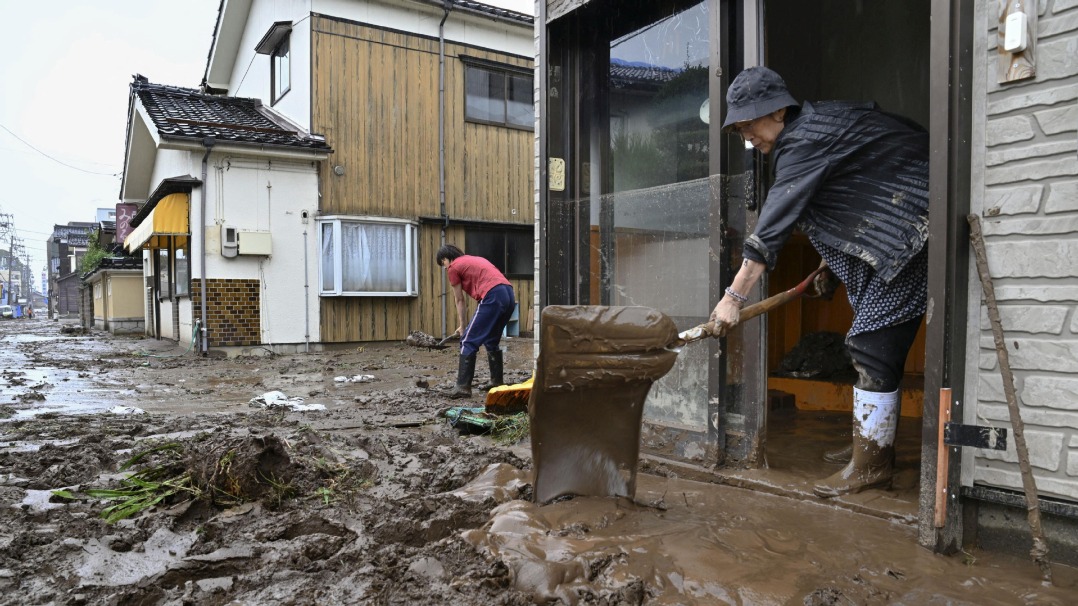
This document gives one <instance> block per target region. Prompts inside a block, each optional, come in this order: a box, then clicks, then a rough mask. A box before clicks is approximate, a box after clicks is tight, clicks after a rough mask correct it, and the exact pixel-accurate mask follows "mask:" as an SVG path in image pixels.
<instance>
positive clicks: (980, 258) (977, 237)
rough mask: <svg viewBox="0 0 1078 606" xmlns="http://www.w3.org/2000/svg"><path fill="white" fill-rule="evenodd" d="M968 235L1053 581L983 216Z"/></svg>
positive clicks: (1036, 529) (1040, 559) (1037, 556)
mask: <svg viewBox="0 0 1078 606" xmlns="http://www.w3.org/2000/svg"><path fill="white" fill-rule="evenodd" d="M967 220H968V221H969V227H970V232H969V239H970V243H971V244H972V245H973V252H974V255H975V256H976V258H977V274H978V275H979V276H980V278H981V289H982V290H984V302H985V305H986V306H987V307H988V320H989V322H991V324H992V337H993V339H994V340H995V344H996V357H997V358H998V359H999V370H1000V373H1001V374H1002V375H1003V392H1004V393H1005V394H1006V396H1007V410H1008V411H1009V412H1010V417H1011V428H1012V429H1013V431H1014V450H1015V452H1016V453H1017V455H1018V466H1019V468H1020V469H1021V470H1022V487H1023V489H1024V490H1025V493H1026V511H1027V513H1028V517H1029V530H1030V533H1031V534H1032V535H1033V548H1032V549H1030V551H1029V555H1030V557H1032V558H1033V561H1034V562H1036V564H1037V566H1038V567H1040V569H1041V576H1042V577H1043V578H1044V580H1045V582H1047V583H1051V582H1052V567H1051V564H1050V563H1049V561H1048V543H1047V542H1045V540H1044V531H1043V530H1042V529H1041V510H1040V505H1039V501H1038V499H1037V484H1036V482H1035V481H1034V480H1033V470H1032V469H1031V468H1030V465H1029V450H1028V449H1027V448H1026V436H1025V433H1024V431H1023V429H1024V425H1023V424H1022V417H1021V415H1020V414H1019V411H1018V396H1017V395H1016V394H1015V391H1014V373H1012V372H1011V363H1010V357H1009V356H1008V354H1007V343H1006V342H1005V341H1004V340H1003V325H1002V324H1001V323H1000V321H999V309H998V308H997V307H996V289H995V287H994V286H993V285H992V276H991V275H990V274H989V273H988V254H987V253H986V252H985V248H984V236H983V235H982V234H981V218H980V217H978V216H977V215H969V216H968V217H967Z"/></svg>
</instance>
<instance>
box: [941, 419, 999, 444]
mask: <svg viewBox="0 0 1078 606" xmlns="http://www.w3.org/2000/svg"><path fill="white" fill-rule="evenodd" d="M943 443H944V444H946V445H947V446H960V447H970V448H987V449H989V450H1007V429H1006V428H1004V427H985V426H983V425H963V424H961V423H946V424H945V425H944V426H943Z"/></svg>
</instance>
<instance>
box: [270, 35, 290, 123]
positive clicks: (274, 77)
mask: <svg viewBox="0 0 1078 606" xmlns="http://www.w3.org/2000/svg"><path fill="white" fill-rule="evenodd" d="M291 40H292V32H288V33H287V34H285V36H284V38H283V39H282V40H281V41H280V42H278V43H277V46H275V47H274V48H273V52H271V53H270V105H271V106H272V105H276V104H277V102H278V101H280V100H281V99H282V98H284V96H285V95H287V94H288V92H289V91H291V90H292V42H291ZM281 49H284V52H283V53H282V50H281ZM282 57H283V58H284V59H285V61H286V62H287V63H288V71H287V74H286V76H287V78H288V81H287V82H286V83H285V86H284V88H283V89H281V87H280V86H278V84H279V81H280V78H281V74H280V66H279V59H280V58H282ZM279 89H281V90H279Z"/></svg>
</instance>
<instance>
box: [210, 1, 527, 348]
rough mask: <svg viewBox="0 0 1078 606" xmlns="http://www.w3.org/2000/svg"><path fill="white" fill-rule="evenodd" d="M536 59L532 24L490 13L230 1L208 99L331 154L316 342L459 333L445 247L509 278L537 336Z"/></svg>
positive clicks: (425, 6)
mask: <svg viewBox="0 0 1078 606" xmlns="http://www.w3.org/2000/svg"><path fill="white" fill-rule="evenodd" d="M533 56H534V46H533V37H532V18H531V16H530V15H526V14H523V13H518V12H514V11H511V10H506V9H504V8H499V7H497V6H493V5H490V4H484V3H479V2H472V1H465V0H450V1H448V2H440V1H439V2H435V1H418V2H417V1H414V0H370V1H362V2H359V1H357V2H339V1H325V0H314V1H303V2H300V1H296V2H269V1H264V0H240V1H235V0H230V1H229V2H223V3H222V6H221V11H220V14H219V16H218V22H217V28H216V31H215V34H214V39H213V43H212V46H211V49H210V53H209V57H208V61H207V67H206V73H205V78H204V82H203V85H202V89H203V90H204V91H206V92H208V93H212V94H220V95H227V96H236V97H242V98H258V99H261V100H262V101H263V103H264V105H265V106H266V107H269V108H272V110H273V111H274V112H277V113H279V114H280V115H282V116H285V117H287V119H289V120H290V121H292V122H294V123H295V124H296V125H297V126H298V127H299V128H300V129H302V130H304V131H306V132H313V133H319V134H320V135H322V136H324V137H325V141H326V143H327V145H328V146H330V147H332V149H333V153H332V155H331V156H330V157H329V158H328V159H327V160H326V161H323V162H321V163H320V164H319V165H318V168H317V184H316V185H315V186H313V187H312V192H315V193H316V194H317V196H318V203H317V205H313V206H311V211H312V212H311V215H310V224H309V230H310V232H309V236H310V242H311V243H312V245H313V246H315V247H316V249H315V250H316V251H317V254H315V255H313V256H312V258H311V259H310V263H309V264H305V271H307V272H309V280H310V287H311V292H312V293H314V295H315V296H316V297H317V304H316V305H314V306H312V318H313V322H312V325H317V327H316V330H317V332H318V339H317V340H318V341H320V342H323V343H340V342H353V341H371V340H397V339H404V338H405V337H406V336H407V334H408V333H409V332H410V331H412V330H422V331H424V332H428V333H431V334H436V335H442V334H446V332H447V327H449V330H452V326H453V323H454V322H456V319H455V311H454V310H453V308H452V306H451V305H449V297H448V296H447V294H448V292H449V291H448V289H449V285H448V284H447V283H446V281H445V277H444V272H443V271H442V270H441V269H440V268H438V267H437V266H436V265H435V263H434V254H435V252H436V251H437V249H438V248H439V246H441V245H442V244H443V243H447V242H449V243H455V244H457V245H458V246H460V247H462V248H463V249H464V250H465V251H467V252H469V253H470V254H477V255H481V256H484V257H486V258H488V259H490V260H491V261H492V262H493V263H494V264H495V265H496V266H497V267H499V269H501V270H502V271H503V272H505V273H506V275H507V276H508V277H509V279H510V281H511V282H512V283H513V285H514V288H515V289H516V291H517V298H518V300H519V301H520V310H519V318H520V319H521V324H522V325H526V319H527V318H528V317H529V316H530V314H531V302H532V296H531V293H532V291H533V276H534V269H533V268H534V256H535V255H534V237H535V236H534V204H533V192H534V181H533V159H534V119H535V118H534V109H533V108H534V105H533V77H532V65H533ZM210 186H211V187H212V184H210ZM473 305H474V303H473Z"/></svg>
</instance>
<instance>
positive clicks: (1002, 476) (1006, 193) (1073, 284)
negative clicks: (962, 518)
mask: <svg viewBox="0 0 1078 606" xmlns="http://www.w3.org/2000/svg"><path fill="white" fill-rule="evenodd" d="M997 4H998V3H997V2H979V3H977V6H978V11H979V15H978V21H977V23H978V24H979V28H978V29H979V32H980V33H979V35H978V40H977V41H976V47H975V54H974V56H975V57H978V58H979V59H978V60H977V63H976V64H975V70H974V74H975V76H974V90H975V95H976V96H975V103H974V116H973V117H974V122H973V124H974V133H973V134H974V136H973V141H972V151H973V156H972V160H973V174H974V179H973V181H974V182H973V190H972V194H973V195H972V200H973V209H972V210H973V212H975V213H978V214H980V215H981V217H982V223H983V226H984V233H985V240H986V247H987V250H988V263H989V271H990V273H991V275H992V278H993V282H994V285H995V290H996V297H997V299H998V305H999V308H1000V309H999V311H1000V318H1001V323H1002V324H1003V330H1004V332H1005V335H1006V342H1007V346H1008V354H1009V356H1010V364H1011V368H1012V369H1013V370H1014V374H1015V388H1016V390H1017V393H1018V399H1019V404H1020V406H1021V415H1022V419H1023V421H1024V422H1025V426H1026V432H1025V434H1026V442H1027V445H1028V447H1029V455H1030V463H1031V465H1032V466H1033V470H1034V474H1035V477H1036V481H1037V489H1038V492H1039V493H1040V494H1041V495H1042V496H1054V497H1062V498H1065V499H1068V500H1078V60H1076V59H1075V57H1078V0H1040V1H1039V2H1037V3H1036V5H1037V6H1038V10H1039V15H1040V16H1039V23H1038V28H1037V30H1038V31H1037V35H1038V39H1037V43H1036V44H1037V46H1036V48H1035V51H1036V57H1037V65H1036V69H1037V76H1036V78H1033V79H1031V80H1027V81H1023V82H1016V83H1010V84H1003V85H1001V84H999V83H998V82H997V77H996V75H997V66H996V61H998V54H997V49H996V25H997V23H998V13H997V10H998V6H997ZM970 301H971V307H970V330H971V334H970V341H969V342H970V344H971V346H972V347H971V348H970V349H969V353H968V357H969V359H968V360H967V368H968V369H969V370H970V372H968V373H967V375H968V376H969V380H968V383H967V386H966V393H967V394H969V395H968V396H967V399H971V400H973V399H975V400H976V405H975V406H973V407H969V410H968V411H967V418H966V422H967V423H977V424H982V425H984V424H989V425H994V426H999V427H1009V426H1010V417H1009V415H1008V410H1007V405H1006V397H1005V395H1004V392H1003V380H1002V378H1001V376H1000V370H999V364H998V363H997V361H996V351H995V345H994V342H993V340H992V333H991V326H990V325H989V323H988V318H987V311H986V308H985V307H984V303H983V296H982V293H981V286H980V283H979V282H977V279H976V276H975V275H974V277H973V283H972V284H971V285H970ZM1008 446H1009V448H1008V450H1007V451H1006V452H998V451H983V450H978V451H974V452H975V453H976V455H975V459H974V465H973V475H972V478H968V479H972V481H973V482H976V483H984V484H988V485H992V486H999V487H1004V488H1011V489H1015V490H1019V491H1021V490H1022V481H1021V476H1020V471H1019V468H1018V464H1017V458H1016V456H1015V453H1014V444H1013V440H1011V443H1010V444H1009V445H1008Z"/></svg>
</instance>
